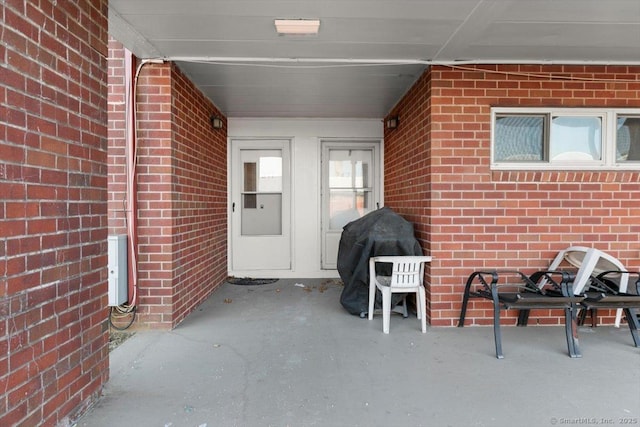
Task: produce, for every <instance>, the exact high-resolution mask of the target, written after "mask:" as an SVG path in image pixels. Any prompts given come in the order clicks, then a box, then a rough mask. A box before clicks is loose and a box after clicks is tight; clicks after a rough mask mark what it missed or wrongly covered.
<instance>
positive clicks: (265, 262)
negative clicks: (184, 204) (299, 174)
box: [231, 140, 291, 271]
mask: <svg viewBox="0 0 640 427" xmlns="http://www.w3.org/2000/svg"><path fill="white" fill-rule="evenodd" d="M231 145H232V152H231V211H232V212H231V236H232V242H231V248H232V249H231V258H232V259H231V265H232V269H233V270H234V271H242V270H289V269H291V232H290V222H291V208H290V188H291V185H290V179H289V171H290V165H289V141H288V140H268V141H267V140H259V141H238V140H232V141H231Z"/></svg>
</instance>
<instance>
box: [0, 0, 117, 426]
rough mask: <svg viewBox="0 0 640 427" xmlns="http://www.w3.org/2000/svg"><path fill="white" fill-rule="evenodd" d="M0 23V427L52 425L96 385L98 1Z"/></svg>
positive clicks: (99, 328) (28, 5) (101, 295)
mask: <svg viewBox="0 0 640 427" xmlns="http://www.w3.org/2000/svg"><path fill="white" fill-rule="evenodd" d="M0 16H1V17H2V24H1V26H0V58H2V62H3V69H2V72H1V73H0V106H1V107H0V153H1V159H2V160H1V162H2V163H0V194H1V195H2V196H1V199H0V425H3V426H10V425H24V426H35V425H42V426H52V425H58V424H60V425H64V424H69V423H70V420H72V419H74V418H76V417H77V416H78V415H79V413H80V412H82V411H83V410H84V409H86V408H87V406H88V405H89V404H91V403H92V402H93V401H95V399H96V398H97V397H98V395H99V393H100V390H101V388H102V386H103V384H104V383H105V381H106V380H107V376H108V343H107V341H108V336H107V311H106V306H107V269H106V265H107V167H106V164H107V152H106V149H107V114H106V112H107V85H106V80H107V79H106V71H105V70H106V56H107V0H91V1H83V2H57V4H56V2H55V1H45V0H43V1H40V2H24V1H20V2H17V1H13V2H2V3H1V4H0Z"/></svg>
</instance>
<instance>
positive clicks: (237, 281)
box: [227, 277, 279, 285]
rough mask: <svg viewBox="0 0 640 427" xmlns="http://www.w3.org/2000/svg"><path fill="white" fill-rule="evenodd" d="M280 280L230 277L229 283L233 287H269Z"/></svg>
mask: <svg viewBox="0 0 640 427" xmlns="http://www.w3.org/2000/svg"><path fill="white" fill-rule="evenodd" d="M278 280H279V279H253V278H251V277H229V278H228V279H227V283H231V284H232V285H268V284H269V283H275V282H277V281H278Z"/></svg>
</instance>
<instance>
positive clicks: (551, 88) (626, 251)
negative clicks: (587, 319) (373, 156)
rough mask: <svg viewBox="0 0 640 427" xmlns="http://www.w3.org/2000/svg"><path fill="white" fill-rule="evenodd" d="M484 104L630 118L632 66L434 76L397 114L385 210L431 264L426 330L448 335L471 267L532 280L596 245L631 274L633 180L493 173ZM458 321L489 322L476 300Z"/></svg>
mask: <svg viewBox="0 0 640 427" xmlns="http://www.w3.org/2000/svg"><path fill="white" fill-rule="evenodd" d="M531 74H535V75H536V76H533V75H531ZM552 74H553V75H561V76H565V77H567V76H571V77H577V78H580V79H596V80H597V79H602V80H608V81H606V82H605V81H577V80H566V79H565V80H562V79H552V78H550V75H552ZM616 79H618V81H615V80H616ZM622 80H624V81H622ZM492 106H505V107H506V106H509V107H514V106H519V107H522V106H530V107H539V106H548V107H549V106H559V107H605V106H607V107H609V106H610V107H634V108H638V107H640V67H622V66H533V65H519V66H518V65H509V66H507V65H503V66H477V67H470V69H459V68H449V67H444V66H438V67H432V68H431V69H430V70H428V71H427V72H426V73H425V75H423V76H422V78H421V79H420V80H419V81H418V82H417V83H416V84H415V85H414V86H413V88H412V89H411V90H410V91H409V92H408V93H407V95H406V96H405V97H404V99H403V100H402V101H401V102H400V103H399V104H398V105H397V106H396V108H395V109H394V111H393V114H399V116H400V127H399V128H398V129H396V130H392V131H386V133H385V174H386V177H385V179H386V182H385V200H386V204H387V205H388V206H390V207H392V208H394V209H396V210H397V211H398V212H400V213H401V214H403V215H405V216H406V217H407V218H408V219H410V220H411V221H413V222H414V223H415V224H416V229H417V234H418V236H419V237H420V240H421V243H422V245H423V248H425V250H426V251H428V252H430V253H431V255H433V256H434V257H435V259H434V262H433V263H432V266H431V268H430V269H429V272H428V280H429V282H430V285H429V287H428V293H429V297H428V310H429V313H428V315H429V317H430V321H431V324H433V325H442V326H454V325H456V323H457V317H458V315H459V311H460V305H461V300H462V292H463V287H464V281H465V279H466V277H467V276H468V275H469V274H470V273H471V272H472V271H474V270H477V269H480V268H492V267H497V268H501V267H509V268H515V269H521V270H524V271H533V270H535V269H539V268H544V267H546V266H548V264H549V262H550V261H551V260H552V259H553V257H554V256H555V254H556V253H557V252H558V251H559V250H561V249H563V248H565V247H567V246H570V245H585V246H595V247H597V248H599V249H601V250H604V251H606V252H608V253H610V254H611V255H613V256H615V257H617V258H619V259H620V260H621V261H622V262H623V263H624V264H625V265H626V266H627V268H630V269H638V268H640V240H639V239H638V235H639V232H640V225H639V224H640V211H638V209H637V208H636V206H637V205H638V203H640V173H638V172H628V171H627V172H609V171H603V172H599V171H588V172H587V171H585V172H575V171H574V172H571V171H549V172H527V171H523V172H514V171H508V172H505V171H502V172H499V171H494V172H492V171H491V170H490V169H489V162H490V126H491V119H490V108H491V107H492ZM405 192H406V193H407V194H409V195H411V196H410V197H405ZM398 194H402V197H399V196H397V195H398ZM423 195H424V198H423ZM605 314H606V316H605V317H604V318H603V319H601V320H603V321H604V322H609V323H610V322H611V321H612V313H611V312H608V313H605ZM509 315H511V313H509ZM467 317H468V318H469V319H470V321H471V322H472V323H476V324H489V323H490V320H491V318H492V313H491V304H490V303H489V302H488V301H474V302H473V303H472V306H471V307H470V311H468V314H467ZM507 321H508V322H510V323H513V319H510V320H507ZM532 321H533V322H536V321H537V322H539V323H545V324H559V323H562V320H561V318H560V317H559V316H558V313H557V312H549V311H548V310H536V311H533V312H532Z"/></svg>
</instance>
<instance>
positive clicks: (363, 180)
mask: <svg viewBox="0 0 640 427" xmlns="http://www.w3.org/2000/svg"><path fill="white" fill-rule="evenodd" d="M378 151H379V143H377V142H367V143H363V142H361V143H358V142H342V143H336V142H323V144H322V186H323V188H322V268H323V269H335V268H337V260H338V246H339V244H340V237H341V236H342V228H343V227H344V226H345V225H347V224H348V223H349V222H351V221H353V220H356V219H358V218H360V217H362V216H363V215H366V214H367V213H369V212H371V211H372V210H375V209H376V208H377V207H378V191H379V179H380V178H379V177H380V173H379V167H380V166H379V164H380V162H379V160H378V158H379V154H378Z"/></svg>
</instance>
